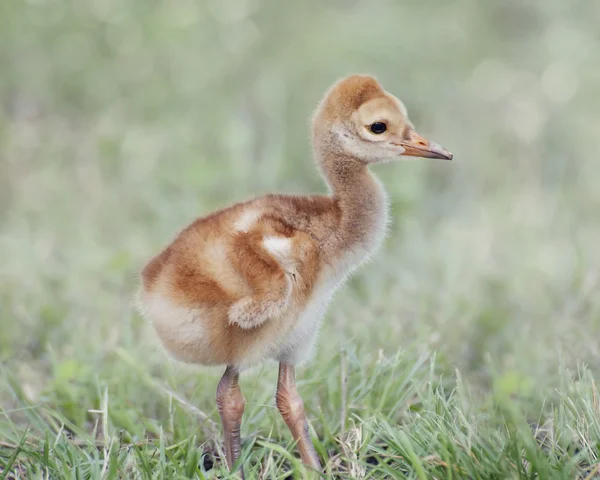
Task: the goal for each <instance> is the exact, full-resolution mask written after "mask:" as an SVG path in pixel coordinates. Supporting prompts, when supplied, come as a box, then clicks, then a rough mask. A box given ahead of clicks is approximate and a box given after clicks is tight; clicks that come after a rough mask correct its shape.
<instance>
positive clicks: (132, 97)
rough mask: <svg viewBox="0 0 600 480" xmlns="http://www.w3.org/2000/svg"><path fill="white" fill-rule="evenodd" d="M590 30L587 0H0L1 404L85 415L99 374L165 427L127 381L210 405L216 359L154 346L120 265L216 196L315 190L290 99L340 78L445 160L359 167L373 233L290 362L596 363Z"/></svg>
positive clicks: (221, 202)
mask: <svg viewBox="0 0 600 480" xmlns="http://www.w3.org/2000/svg"><path fill="white" fill-rule="evenodd" d="M599 24H600V3H599V2H592V1H588V2H564V1H559V0H537V1H535V0H534V1H530V2H521V1H517V0H508V1H504V2H492V1H479V2H477V1H474V0H454V1H448V2H446V1H436V2H418V1H416V0H411V1H407V2H397V1H393V0H387V1H385V0H381V1H379V0H378V1H373V2H359V1H341V0H337V1H331V2H321V1H315V0H308V1H303V2H281V1H276V0H226V1H216V0H212V1H203V2H200V1H192V0H177V1H170V2H167V1H158V0H146V1H133V0H127V1H124V0H85V1H74V0H70V1H69V0H53V1H51V0H27V1H4V2H2V5H0V72H1V73H0V252H1V254H0V322H1V328H0V361H1V362H2V375H1V376H0V405H5V408H15V409H17V410H18V407H19V405H22V403H20V402H24V401H27V402H32V403H33V404H36V405H47V406H48V408H51V409H54V410H53V411H56V412H60V414H61V415H65V416H66V417H67V418H70V419H71V420H72V421H73V422H75V423H78V424H80V425H85V422H86V421H87V420H86V418H87V415H88V414H87V413H86V409H88V408H98V405H97V403H98V401H99V400H98V399H99V398H101V393H100V392H101V391H102V389H103V388H104V387H108V388H109V392H110V393H111V394H112V395H114V398H113V399H112V401H113V402H114V403H115V404H116V405H118V404H120V403H122V404H124V405H125V404H128V402H129V404H134V405H136V406H139V409H140V412H138V413H139V415H140V416H142V417H144V418H151V417H153V416H154V417H155V418H156V419H157V420H156V422H157V423H159V422H160V419H161V413H160V405H159V401H158V400H157V399H156V398H153V395H154V394H153V393H151V392H153V390H152V389H151V388H150V387H147V385H148V382H146V383H145V380H144V381H142V380H141V378H142V377H144V376H147V377H148V378H152V379H154V380H153V381H155V380H156V381H159V382H162V381H163V380H164V381H165V382H168V383H169V384H170V385H171V386H172V388H173V390H176V391H183V392H187V393H189V396H190V397H191V398H193V399H194V402H195V403H196V404H200V405H202V404H206V405H209V404H210V402H212V398H213V395H214V390H213V389H214V386H215V381H216V379H217V378H218V376H219V374H220V372H219V371H217V370H214V369H201V370H190V369H189V368H188V367H184V366H181V365H178V364H175V363H174V362H172V361H170V360H167V359H166V357H165V354H164V353H163V352H162V350H161V349H160V347H158V345H157V342H156V339H155V338H154V334H153V332H152V330H151V328H150V327H149V325H147V324H146V323H145V322H144V321H143V320H141V319H140V318H139V317H138V316H137V315H136V314H135V313H134V311H133V310H132V300H131V299H132V293H133V292H134V290H135V289H136V288H137V281H138V280H137V275H138V272H139V271H140V269H141V268H142V266H143V265H144V263H145V262H146V261H147V260H148V259H149V258H150V257H151V256H152V255H154V254H155V253H156V252H157V251H158V250H159V249H160V248H162V247H163V246H164V245H165V244H166V243H168V242H169V241H170V240H171V239H172V238H173V236H174V234H175V233H176V232H177V231H178V230H179V229H181V228H182V227H184V226H185V225H187V224H188V223H189V222H191V221H192V220H193V219H194V218H195V217H197V216H201V215H203V214H206V213H208V212H209V211H211V210H213V209H216V208H219V207H222V206H225V205H227V204H228V203H231V202H234V201H238V200H242V199H245V198H247V197H249V196H252V195H256V194H260V193H264V192H270V191H278V192H286V193H311V192H323V191H325V188H324V185H323V184H322V182H321V179H320V178H319V176H318V174H317V172H316V170H315V168H314V166H313V163H312V161H311V150H310V144H309V140H310V138H309V128H308V126H309V119H310V116H311V114H312V112H313V110H314V108H315V106H316V103H317V102H318V100H319V99H320V98H321V96H322V94H323V92H324V91H325V89H326V88H328V87H329V86H330V84H331V83H333V82H334V81H335V80H337V79H339V78H340V77H342V76H345V75H347V74H350V73H370V74H373V75H375V76H377V77H378V78H379V80H380V81H381V82H382V84H383V85H384V87H385V88H386V89H387V90H389V91H390V92H392V93H394V94H395V95H397V96H398V97H400V98H401V99H402V100H403V101H404V103H405V104H406V105H407V108H408V111H409V115H410V117H411V119H412V121H413V123H414V124H415V126H416V128H417V130H418V131H419V132H420V133H422V134H423V135H425V136H427V137H428V138H431V139H433V140H435V141H436V142H438V143H440V144H442V145H444V146H445V147H447V148H448V149H449V150H451V151H452V152H453V153H454V158H455V160H454V161H453V162H446V163H443V162H436V161H434V160H420V161H413V162H404V163H398V164H393V165H389V164H388V165H383V166H378V167H376V168H374V169H373V170H374V171H375V173H376V174H378V175H379V176H380V177H381V178H382V180H383V181H384V183H385V186H386V187H387V189H388V191H389V193H390V198H391V203H392V216H393V225H392V227H391V230H390V235H389V236H388V238H387V240H386V242H385V246H384V248H383V250H382V251H381V252H380V254H379V255H378V256H377V257H376V258H375V260H374V261H373V262H372V263H370V264H369V265H368V266H367V267H366V268H364V269H363V270H362V271H361V273H360V274H359V275H358V276H357V277H356V278H355V279H353V280H352V281H351V282H350V283H349V285H348V286H347V287H346V288H345V289H344V290H343V291H342V292H340V293H338V294H337V295H336V297H335V300H334V302H333V303H332V305H331V308H330V310H329V313H328V315H327V318H326V321H325V322H324V325H323V334H322V335H321V341H320V342H319V348H318V353H317V356H316V358H315V360H313V361H312V362H311V363H310V364H309V366H308V367H307V368H306V370H305V371H304V373H303V374H302V375H304V376H305V377H306V378H307V381H310V378H311V375H316V374H317V372H319V369H320V368H321V367H322V366H323V365H326V364H327V361H328V359H331V358H333V357H334V356H335V355H337V354H338V353H339V352H340V351H342V350H344V351H345V350H351V351H356V354H355V359H356V361H357V362H358V363H360V362H361V358H366V357H367V356H369V355H370V356H372V357H373V356H377V355H378V354H379V353H378V352H379V351H380V350H381V351H382V352H383V354H390V355H393V354H395V353H396V352H397V351H398V350H400V351H409V350H416V351H421V350H427V351H431V352H435V353H436V356H437V365H438V368H439V369H440V372H442V373H444V372H445V373H447V374H449V375H450V376H451V375H453V373H454V371H455V369H458V370H459V371H460V372H461V374H462V376H463V377H464V378H466V379H467V380H468V382H469V383H470V385H472V386H473V388H475V389H480V390H481V391H486V390H488V389H490V388H492V386H493V385H494V384H495V383H497V382H500V385H504V387H501V388H506V389H507V390H508V391H509V392H510V393H513V390H515V391H516V390H518V391H519V392H520V393H523V394H532V393H535V390H536V389H538V388H543V387H550V386H552V385H553V383H556V382H557V381H558V380H557V378H558V377H557V376H556V373H557V371H558V369H559V366H560V368H564V367H576V366H577V364H578V363H581V362H584V363H586V364H588V365H590V367H591V368H592V371H595V372H597V371H598V369H600V350H599V348H600V346H599V343H598V338H599V337H598V334H599V327H600V294H599V280H600V277H599V275H600V273H599V272H600V248H599V245H600V215H599V207H600V188H599V187H598V185H599V184H600V168H599V167H600V163H599V158H600V140H599V138H600V135H599V134H600V115H599V112H600V30H599V29H598V25H599ZM134 366H135V367H134ZM264 371H265V372H268V375H269V379H268V381H266V380H264V381H263V380H261V379H260V378H258V379H254V380H253V382H255V384H257V385H258V384H261V382H263V383H264V385H265V388H271V387H273V388H274V385H272V384H273V380H274V378H273V371H274V369H273V366H272V365H271V366H268V367H265V370H264ZM140 372H141V373H140ZM144 378H146V377H144ZM199 385H200V386H199ZM261 385H262V384H261ZM146 388H148V389H147V390H145V389H146ZM249 388H250V389H251V388H252V387H249ZM15 392H17V393H15ZM149 392H150V393H149ZM249 396H250V394H248V395H247V397H249ZM268 398H270V397H269V394H265V399H267V400H265V402H267V401H268ZM86 402H88V403H89V405H88V404H87V403H86ZM307 403H309V401H307ZM156 405H159V406H156ZM155 406H156V407H155ZM115 408H117V407H115ZM136 408H137V407H136ZM154 408H156V409H157V410H154ZM9 416H10V417H11V421H12V422H14V425H19V424H20V422H22V421H24V420H23V419H21V418H20V417H19V414H18V413H15V414H14V415H12V416H11V415H9ZM132 418H133V420H131V422H133V423H131V424H128V423H127V421H125V420H123V419H119V418H118V415H117V416H116V417H115V418H113V419H112V421H113V422H114V423H115V425H116V426H117V427H119V426H120V427H123V428H126V429H127V428H130V429H135V425H134V423H135V421H136V420H135V419H137V418H139V417H137V416H134V417H132ZM128 421H129V420H128ZM144 421H148V420H144ZM257 423H258V421H257ZM146 427H147V428H148V425H147V424H146ZM15 428H16V427H15Z"/></svg>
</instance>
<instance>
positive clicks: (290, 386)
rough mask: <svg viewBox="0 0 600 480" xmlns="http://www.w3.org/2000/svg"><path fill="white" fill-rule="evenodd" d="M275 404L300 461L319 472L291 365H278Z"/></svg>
mask: <svg viewBox="0 0 600 480" xmlns="http://www.w3.org/2000/svg"><path fill="white" fill-rule="evenodd" d="M276 402H277V409H278V410H279V413H281V416H282V417H283V420H284V421H285V423H286V425H287V426H288V428H289V429H290V432H291V433H292V437H294V440H295V441H296V442H297V445H298V450H300V457H301V458H302V461H303V462H304V463H305V464H306V465H308V466H309V467H311V468H313V469H315V470H321V464H320V462H319V457H318V456H317V452H316V451H315V447H314V446H313V443H312V440H311V439H310V434H309V432H308V420H307V419H306V414H305V413H304V402H303V401H302V398H300V395H299V394H298V390H297V389H296V369H295V367H294V366H293V365H288V364H285V363H280V364H279V378H278V379H277V395H276Z"/></svg>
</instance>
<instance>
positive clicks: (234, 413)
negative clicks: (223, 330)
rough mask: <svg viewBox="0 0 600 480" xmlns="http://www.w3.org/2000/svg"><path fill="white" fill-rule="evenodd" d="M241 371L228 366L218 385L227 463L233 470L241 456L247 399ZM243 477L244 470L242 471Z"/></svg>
mask: <svg viewBox="0 0 600 480" xmlns="http://www.w3.org/2000/svg"><path fill="white" fill-rule="evenodd" d="M238 380H239V373H238V372H237V370H236V369H235V368H234V367H232V366H228V367H227V369H226V370H225V373H224V374H223V378H221V381H220V382H219V386H218V387H217V408H218V409H219V414H220V415H221V423H222V424H223V439H224V450H225V457H226V459H227V465H228V467H229V469H230V470H231V469H232V468H233V464H234V463H235V462H236V460H237V459H238V458H239V456H240V452H241V448H240V427H241V425H242V415H243V414H244V406H245V405H246V399H245V398H244V395H243V394H242V391H241V390H240V386H239V384H238ZM242 478H244V472H243V471H242Z"/></svg>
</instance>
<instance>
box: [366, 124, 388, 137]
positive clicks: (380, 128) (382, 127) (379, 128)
mask: <svg viewBox="0 0 600 480" xmlns="http://www.w3.org/2000/svg"><path fill="white" fill-rule="evenodd" d="M370 130H371V131H372V132H373V133H374V134H375V135H379V134H381V133H383V132H385V131H386V130H387V125H386V124H385V123H383V122H375V123H372V124H371V126H370Z"/></svg>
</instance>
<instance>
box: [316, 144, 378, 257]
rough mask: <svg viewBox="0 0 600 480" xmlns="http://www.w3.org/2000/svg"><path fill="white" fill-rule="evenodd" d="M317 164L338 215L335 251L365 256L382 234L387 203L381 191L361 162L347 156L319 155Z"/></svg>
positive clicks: (329, 153)
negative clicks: (355, 250) (362, 252)
mask: <svg viewBox="0 0 600 480" xmlns="http://www.w3.org/2000/svg"><path fill="white" fill-rule="evenodd" d="M317 155H319V154H318V153H317ZM317 161H319V163H320V165H321V168H322V171H323V174H324V176H325V179H326V181H327V184H328V185H329V188H330V190H331V193H332V197H333V199H334V201H335V202H336V204H337V205H338V208H339V211H340V217H339V224H338V225H337V229H338V232H337V235H336V237H337V239H338V245H337V248H338V249H340V250H347V249H352V250H353V249H358V250H364V251H365V252H366V254H369V253H370V252H371V251H373V250H375V249H377V248H378V247H379V245H380V243H381V240H382V239H383V236H384V233H385V228H386V223H387V201H386V194H385V191H384V189H383V187H382V186H381V184H380V182H379V180H377V178H375V177H374V176H373V175H372V174H371V172H369V170H368V168H367V166H366V164H365V163H364V162H361V161H358V160H357V159H355V158H352V157H350V156H348V155H347V154H344V153H340V152H336V151H334V152H331V151H330V152H326V153H321V157H320V158H317Z"/></svg>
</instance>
